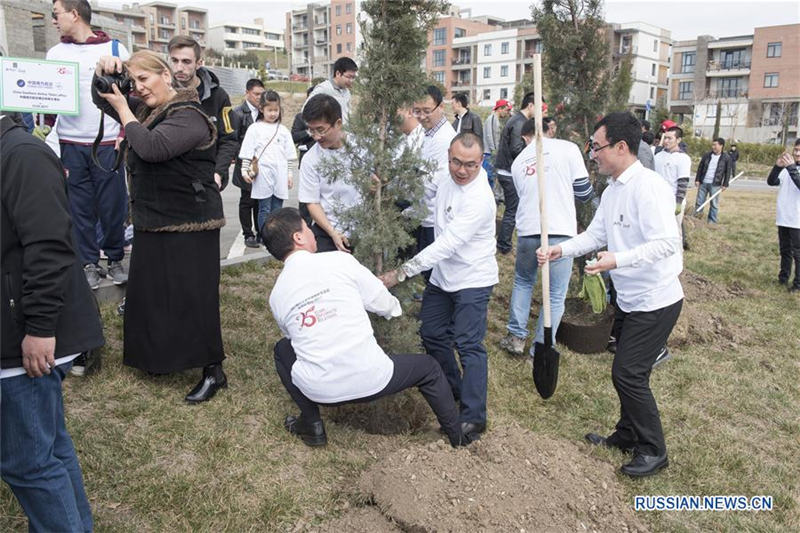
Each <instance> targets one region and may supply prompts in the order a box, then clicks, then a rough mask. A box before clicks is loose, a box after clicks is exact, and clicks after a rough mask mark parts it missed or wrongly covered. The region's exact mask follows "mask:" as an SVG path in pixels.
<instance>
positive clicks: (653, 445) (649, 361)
mask: <svg viewBox="0 0 800 533" xmlns="http://www.w3.org/2000/svg"><path fill="white" fill-rule="evenodd" d="M682 306H683V300H680V301H678V302H676V303H674V304H672V305H669V306H667V307H663V308H661V309H657V310H655V311H646V312H644V311H633V312H630V313H626V312H624V311H621V310H619V309H617V312H616V316H615V329H616V331H617V335H616V336H617V352H616V354H615V355H614V363H613V364H612V367H611V380H612V381H613V382H614V388H615V389H616V390H617V395H618V396H619V403H620V417H619V422H617V426H616V431H614V433H613V434H612V435H610V436H609V441H610V442H611V443H612V444H619V445H622V446H626V447H627V446H632V447H636V449H637V450H638V451H639V453H643V454H645V455H661V454H664V453H666V452H667V446H666V443H665V442H664V431H663V429H662V427H661V417H660V415H659V413H658V406H657V405H656V399H655V398H654V397H653V392H652V391H651V390H650V371H651V370H652V367H653V363H654V362H655V360H656V357H658V353H659V352H660V351H661V349H662V348H663V347H664V345H665V344H666V343H667V339H668V338H669V335H670V333H672V328H673V327H674V326H675V322H677V320H678V316H679V315H680V314H681V307H682Z"/></svg>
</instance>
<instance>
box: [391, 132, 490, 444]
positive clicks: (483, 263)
mask: <svg viewBox="0 0 800 533" xmlns="http://www.w3.org/2000/svg"><path fill="white" fill-rule="evenodd" d="M482 159H483V140H482V139H481V138H480V137H478V136H477V135H475V134H474V133H460V134H458V135H457V136H456V137H454V138H453V140H452V142H451V143H450V161H449V168H450V178H448V179H447V180H444V181H442V182H441V183H439V187H438V190H437V192H436V203H435V207H434V223H435V227H434V231H435V239H434V241H433V243H431V245H430V246H428V247H427V248H425V249H424V250H422V251H421V252H419V253H418V254H417V255H415V256H414V257H413V258H412V259H410V260H408V261H407V262H406V263H404V264H403V266H402V267H401V268H399V269H397V270H392V271H389V272H386V273H384V274H383V275H381V279H382V280H383V282H384V284H386V286H387V287H393V286H394V285H396V284H397V283H398V282H401V281H404V280H405V279H406V278H408V277H411V276H415V275H417V274H420V273H422V272H424V271H426V270H430V269H433V272H432V274H431V277H430V281H429V283H428V285H427V287H425V293H424V295H423V298H422V309H421V310H420V313H419V319H420V321H421V322H422V325H421V327H420V335H421V336H422V344H423V345H424V346H425V351H426V352H427V353H429V354H431V355H432V356H433V357H434V358H435V359H436V360H437V361H439V364H440V365H441V366H442V370H444V374H445V376H446V377H447V381H448V382H449V383H450V387H451V389H452V391H453V396H454V397H456V398H457V399H459V400H460V402H461V430H462V431H463V432H464V434H466V435H468V436H469V438H477V437H478V436H479V434H480V433H483V431H485V429H486V394H487V380H488V368H487V366H488V365H487V356H486V348H485V347H484V345H483V340H484V337H485V336H486V324H487V323H486V321H487V308H488V305H489V297H490V296H491V294H492V288H493V287H494V285H496V284H497V261H496V260H495V256H494V254H495V240H494V233H495V215H496V210H497V206H496V204H495V203H494V195H493V194H492V190H491V189H490V188H489V181H488V179H487V178H486V172H485V171H484V170H483V168H482V167H481V160H482ZM453 348H455V349H456V350H457V351H458V355H459V359H460V365H459V361H457V360H456V358H455V354H454V353H453ZM462 369H463V371H462Z"/></svg>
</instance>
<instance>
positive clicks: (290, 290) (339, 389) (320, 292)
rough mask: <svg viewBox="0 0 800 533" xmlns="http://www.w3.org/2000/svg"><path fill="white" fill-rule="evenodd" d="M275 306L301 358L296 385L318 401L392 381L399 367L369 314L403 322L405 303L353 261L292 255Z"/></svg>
mask: <svg viewBox="0 0 800 533" xmlns="http://www.w3.org/2000/svg"><path fill="white" fill-rule="evenodd" d="M269 306H270V309H271V310H272V315H273V316H274V317H275V321H276V322H277V323H278V327H279V328H280V330H281V332H282V333H283V334H284V335H285V336H286V337H287V338H289V339H290V340H291V342H292V348H293V349H294V351H295V354H296V355H297V360H296V362H295V363H294V365H292V383H294V384H295V385H296V386H297V388H299V389H300V390H301V391H302V392H303V394H305V395H306V396H307V397H308V398H310V399H311V400H313V401H315V402H319V403H336V402H345V401H348V400H353V399H356V398H364V397H366V396H371V395H373V394H376V393H378V392H380V391H381V390H383V389H384V388H385V387H386V385H387V384H388V383H389V380H390V379H391V378H392V374H393V373H394V364H393V363H392V360H391V359H389V357H388V356H387V355H386V354H385V353H384V351H383V350H382V349H381V347H380V346H378V343H377V341H376V340H375V336H374V335H373V332H372V325H371V324H370V321H369V316H368V315H367V311H370V312H372V313H375V314H378V315H380V316H382V317H385V318H387V319H389V318H392V317H397V316H400V315H401V314H402V310H401V308H400V302H398V301H397V298H395V297H394V296H392V295H391V294H390V293H389V291H388V290H386V287H384V286H383V283H382V282H381V281H380V280H379V279H378V278H376V277H375V276H374V275H373V274H372V272H370V271H369V270H367V269H366V268H365V267H364V266H362V265H361V264H360V263H359V262H358V261H356V259H355V258H354V257H353V256H352V255H350V254H348V253H344V252H327V253H320V254H312V253H309V252H306V251H305V250H300V251H297V252H294V253H292V254H291V255H290V256H289V257H288V258H287V259H286V262H285V264H284V267H283V270H282V271H281V273H280V275H279V276H278V279H277V280H276V281H275V285H274V287H273V288H272V293H271V294H270V296H269Z"/></svg>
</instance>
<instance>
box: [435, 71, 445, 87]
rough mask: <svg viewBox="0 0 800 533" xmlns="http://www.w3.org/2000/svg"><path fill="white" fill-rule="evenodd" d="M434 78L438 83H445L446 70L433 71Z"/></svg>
mask: <svg viewBox="0 0 800 533" xmlns="http://www.w3.org/2000/svg"><path fill="white" fill-rule="evenodd" d="M433 80H434V81H435V82H437V83H441V84H444V71H441V70H437V71H435V72H434V73H433Z"/></svg>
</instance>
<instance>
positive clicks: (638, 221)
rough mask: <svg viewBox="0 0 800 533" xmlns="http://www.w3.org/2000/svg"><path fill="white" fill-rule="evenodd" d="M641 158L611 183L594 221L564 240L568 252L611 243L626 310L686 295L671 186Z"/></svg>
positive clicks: (563, 248)
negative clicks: (680, 278) (682, 279)
mask: <svg viewBox="0 0 800 533" xmlns="http://www.w3.org/2000/svg"><path fill="white" fill-rule="evenodd" d="M655 178H656V174H655V172H653V171H652V170H648V169H646V168H645V167H644V166H642V164H641V163H640V162H639V161H636V162H635V163H634V164H633V165H631V166H630V167H628V168H627V169H626V170H625V172H623V173H622V174H620V176H619V177H618V178H616V179H612V180H611V181H609V183H608V187H606V189H605V191H603V196H602V198H601V199H600V206H599V207H598V208H597V212H596V213H595V216H594V219H593V220H592V223H591V224H589V227H588V228H587V229H586V231H585V232H584V233H581V234H580V235H578V236H577V237H573V238H572V239H570V240H568V241H566V242H564V243H562V244H561V252H562V255H563V256H564V257H577V256H581V255H584V254H586V253H588V252H590V251H592V250H597V249H599V248H602V247H603V246H606V245H608V250H609V251H611V252H613V253H614V255H615V257H616V261H617V268H615V269H613V270H611V271H610V273H611V279H612V280H613V281H614V287H615V288H616V290H617V305H618V306H619V308H620V309H621V310H622V311H624V312H626V313H629V312H632V311H655V310H657V309H661V308H664V307H667V306H669V305H672V304H674V303H675V302H677V301H678V300H680V299H681V298H683V289H682V288H681V284H680V281H679V280H678V275H679V274H680V273H681V270H683V264H682V263H683V261H682V255H681V238H680V234H679V233H678V226H677V225H676V224H675V214H674V211H673V209H674V203H673V202H672V201H671V198H670V194H671V190H670V188H669V187H668V185H667V184H666V183H665V182H664V180H661V179H655Z"/></svg>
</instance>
